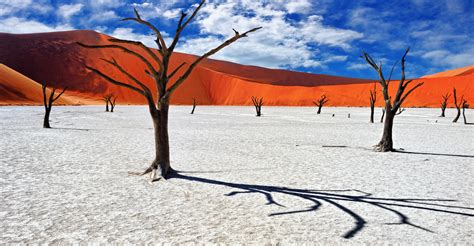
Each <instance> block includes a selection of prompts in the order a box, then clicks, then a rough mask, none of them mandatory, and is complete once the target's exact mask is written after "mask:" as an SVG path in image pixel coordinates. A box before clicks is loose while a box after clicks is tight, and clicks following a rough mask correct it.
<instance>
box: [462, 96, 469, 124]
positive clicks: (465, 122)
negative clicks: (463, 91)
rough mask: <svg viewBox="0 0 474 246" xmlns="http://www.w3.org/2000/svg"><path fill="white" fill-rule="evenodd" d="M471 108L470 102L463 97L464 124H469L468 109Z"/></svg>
mask: <svg viewBox="0 0 474 246" xmlns="http://www.w3.org/2000/svg"><path fill="white" fill-rule="evenodd" d="M467 108H469V104H468V103H467V100H466V99H462V117H463V118H464V124H466V125H467V120H466V113H465V111H466V109H467Z"/></svg>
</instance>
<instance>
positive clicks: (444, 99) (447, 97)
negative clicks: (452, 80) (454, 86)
mask: <svg viewBox="0 0 474 246" xmlns="http://www.w3.org/2000/svg"><path fill="white" fill-rule="evenodd" d="M442 97H443V101H441V115H440V116H439V117H446V116H445V115H444V111H445V110H446V107H447V106H448V99H449V97H451V95H450V94H449V93H446V95H443V96H442Z"/></svg>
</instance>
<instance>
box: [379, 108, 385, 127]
mask: <svg viewBox="0 0 474 246" xmlns="http://www.w3.org/2000/svg"><path fill="white" fill-rule="evenodd" d="M384 116H385V108H383V109H382V117H380V123H383V117H384Z"/></svg>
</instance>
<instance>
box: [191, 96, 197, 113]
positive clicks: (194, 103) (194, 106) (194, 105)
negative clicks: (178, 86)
mask: <svg viewBox="0 0 474 246" xmlns="http://www.w3.org/2000/svg"><path fill="white" fill-rule="evenodd" d="M195 109H196V98H193V110H191V114H194V110H195Z"/></svg>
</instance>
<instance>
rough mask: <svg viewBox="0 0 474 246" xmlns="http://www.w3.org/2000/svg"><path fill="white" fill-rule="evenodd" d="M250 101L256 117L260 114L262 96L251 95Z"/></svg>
mask: <svg viewBox="0 0 474 246" xmlns="http://www.w3.org/2000/svg"><path fill="white" fill-rule="evenodd" d="M252 102H253V105H254V106H255V110H256V111H257V116H258V117H260V116H262V106H263V97H261V98H258V97H254V96H252Z"/></svg>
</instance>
